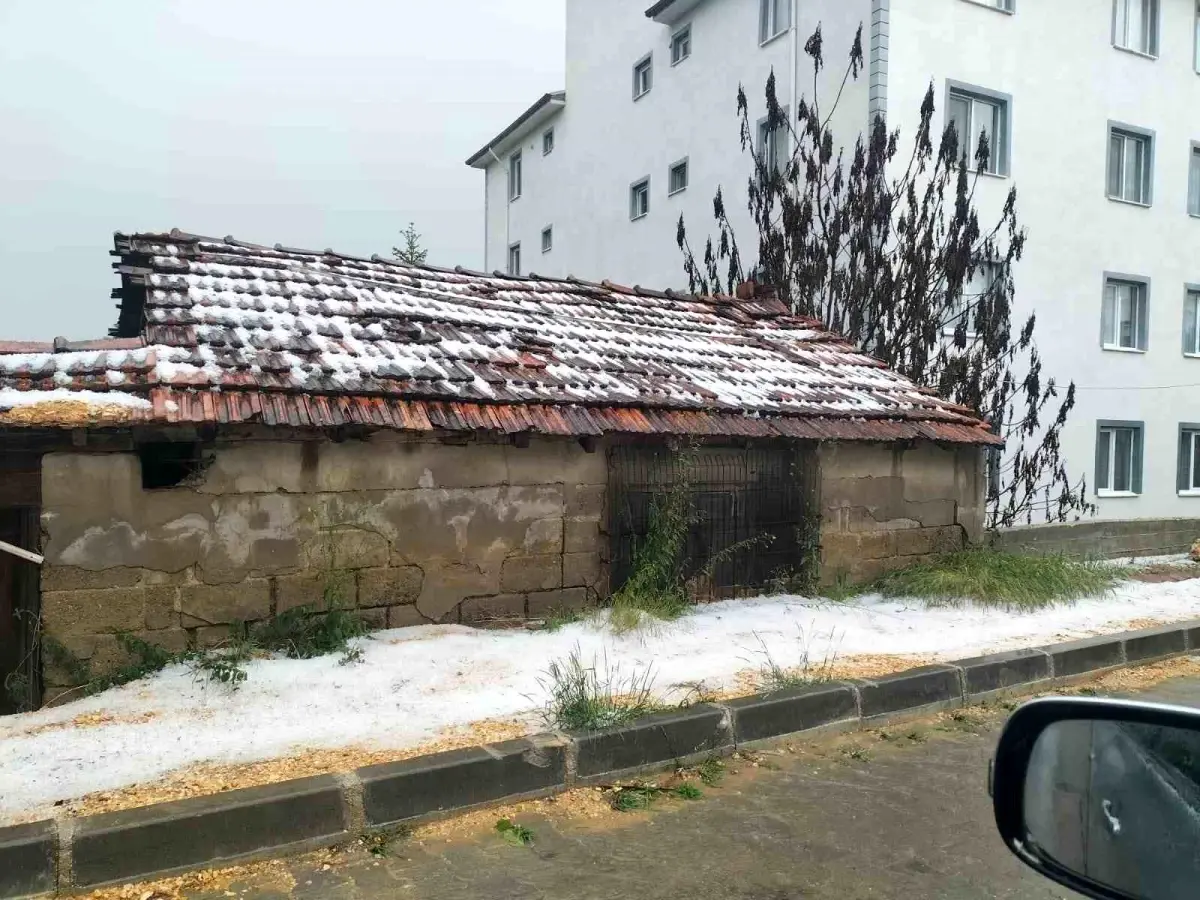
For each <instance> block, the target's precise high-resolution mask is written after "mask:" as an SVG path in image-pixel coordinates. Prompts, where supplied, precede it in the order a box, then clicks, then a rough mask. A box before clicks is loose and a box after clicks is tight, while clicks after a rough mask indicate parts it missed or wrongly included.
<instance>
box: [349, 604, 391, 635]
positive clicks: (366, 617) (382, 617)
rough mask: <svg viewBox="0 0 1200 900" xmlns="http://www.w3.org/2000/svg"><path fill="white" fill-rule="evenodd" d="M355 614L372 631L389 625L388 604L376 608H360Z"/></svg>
mask: <svg viewBox="0 0 1200 900" xmlns="http://www.w3.org/2000/svg"><path fill="white" fill-rule="evenodd" d="M354 615H355V616H357V617H358V618H359V619H360V620H361V621H362V622H363V624H365V625H366V626H367V628H369V629H371V630H372V631H378V630H380V629H382V628H387V627H388V611H387V607H386V606H380V607H378V608H376V609H360V610H357V611H356V612H355V613H354Z"/></svg>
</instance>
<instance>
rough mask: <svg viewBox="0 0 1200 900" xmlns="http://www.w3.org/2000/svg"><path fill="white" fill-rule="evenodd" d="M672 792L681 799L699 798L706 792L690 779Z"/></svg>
mask: <svg viewBox="0 0 1200 900" xmlns="http://www.w3.org/2000/svg"><path fill="white" fill-rule="evenodd" d="M671 793H673V794H674V795H675V796H676V797H678V798H679V799H680V800H699V799H700V798H701V797H703V796H704V792H703V791H702V790H700V788H698V787H696V786H695V785H694V784H692V783H691V782H690V781H685V782H684V783H683V784H681V785H678V786H676V788H675V789H674V790H673V791H672V792H671Z"/></svg>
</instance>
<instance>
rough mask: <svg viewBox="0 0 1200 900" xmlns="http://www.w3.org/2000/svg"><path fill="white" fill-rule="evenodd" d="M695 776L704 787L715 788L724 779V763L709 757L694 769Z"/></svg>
mask: <svg viewBox="0 0 1200 900" xmlns="http://www.w3.org/2000/svg"><path fill="white" fill-rule="evenodd" d="M696 774H697V775H699V776H700V781H701V783H702V784H703V785H704V786H705V787H716V786H717V785H719V784H720V783H721V781H722V780H723V779H724V778H725V761H724V760H722V759H718V758H717V757H715V756H710V757H709V758H708V759H706V760H705V761H704V762H702V763H700V765H699V766H697V767H696Z"/></svg>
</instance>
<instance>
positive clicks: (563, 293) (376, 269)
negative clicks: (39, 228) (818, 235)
mask: <svg viewBox="0 0 1200 900" xmlns="http://www.w3.org/2000/svg"><path fill="white" fill-rule="evenodd" d="M116 246H117V255H119V256H120V257H121V262H120V263H119V264H118V269H119V271H120V272H121V274H122V283H123V291H122V293H123V297H124V300H123V303H122V311H121V326H119V327H120V328H121V329H123V330H124V332H125V337H123V338H118V339H116V340H113V341H108V342H94V343H92V344H87V345H65V344H64V343H60V342H56V343H55V344H54V345H45V346H44V347H39V346H33V345H7V346H9V347H12V349H14V350H16V349H20V350H21V351H23V352H5V350H6V345H3V344H0V389H8V391H9V393H13V392H18V393H19V392H33V393H48V392H51V391H59V392H67V393H71V394H75V393H79V392H106V393H107V394H108V395H109V396H114V397H123V398H126V399H128V398H130V397H131V396H132V397H137V398H141V400H142V402H143V404H145V405H142V406H140V408H139V409H138V410H136V411H134V412H136V414H137V415H138V416H139V417H143V418H149V419H159V420H164V421H209V422H226V421H261V422H264V423H267V424H290V425H293V426H295V425H303V426H312V425H316V426H329V425H339V424H345V423H353V422H358V423H362V424H374V425H381V426H385V427H400V428H444V427H450V428H454V427H458V428H480V427H484V428H492V429H499V430H504V431H520V430H530V429H532V430H540V431H547V432H551V433H565V434H599V433H604V432H606V431H629V432H643V433H644V432H667V433H704V434H737V435H744V436H756V435H757V436H767V435H772V434H787V435H790V436H795V437H817V438H819V437H830V438H861V439H873V440H881V439H882V440H886V439H892V438H906V437H918V436H924V437H930V438H933V439H938V440H948V441H965V442H970V443H991V442H994V441H995V439H994V438H992V437H991V435H990V434H989V433H988V431H987V428H986V426H985V425H984V423H982V422H980V421H979V419H978V418H977V417H975V416H974V415H973V414H971V413H970V411H968V410H965V409H963V408H961V407H958V406H955V405H953V404H950V403H947V402H945V401H943V400H940V399H938V398H937V397H935V396H933V395H932V394H931V393H930V392H929V391H927V390H925V389H922V388H920V387H918V386H916V385H915V384H913V383H912V382H910V381H908V380H907V379H905V378H903V377H901V376H900V375H898V374H896V373H895V372H892V371H891V370H889V369H887V368H886V367H885V366H884V365H883V364H882V363H880V362H879V361H878V360H875V359H872V358H871V357H869V356H867V355H866V354H863V353H861V352H860V351H858V350H857V349H855V348H854V347H853V346H851V345H850V344H848V343H847V342H846V341H844V340H843V339H841V338H839V337H837V336H835V335H833V334H830V333H829V332H827V331H825V330H824V329H823V328H822V327H821V326H820V324H819V323H817V322H815V321H812V320H808V319H802V318H798V317H795V316H792V315H790V314H789V313H788V311H787V309H786V308H785V307H784V306H783V305H782V304H781V303H779V302H778V301H776V300H774V299H771V298H766V299H764V298H762V297H759V298H756V299H751V300H739V299H736V298H732V297H715V298H701V297H694V296H688V295H681V294H674V293H671V292H665V293H664V292H658V291H648V290H642V289H640V288H632V289H631V288H624V287H620V286H617V285H613V284H610V283H608V282H604V283H602V284H593V283H588V282H580V281H577V280H567V281H560V280H552V279H545V278H538V277H536V276H530V277H528V278H520V277H513V276H507V275H502V274H500V273H494V274H492V275H486V274H483V273H479V272H472V271H469V270H466V269H462V268H457V269H453V270H450V269H438V268H432V267H416V266H408V265H404V264H402V263H399V262H394V261H391V260H383V259H380V258H378V257H373V258H371V259H361V258H355V257H349V256H342V255H337V254H334V253H332V252H331V251H325V252H314V251H305V250H294V249H290V248H283V247H280V246H278V245H276V246H275V247H274V248H269V247H263V246H257V245H252V244H246V243H243V242H239V241H235V240H233V239H232V238H226V239H215V238H205V237H198V236H194V235H187V234H183V233H180V232H177V231H176V232H171V233H170V234H138V235H133V236H129V237H126V236H124V235H117V238H116ZM136 322H141V323H142V325H141V333H140V335H139V336H138V337H139V338H140V340H133V339H131V337H130V335H129V332H130V330H131V326H130V323H136ZM133 327H136V325H134V326H133ZM74 347H79V348H80V349H73V348H74ZM117 402H120V401H117ZM172 405H174V407H175V408H174V409H172V408H171V407H172Z"/></svg>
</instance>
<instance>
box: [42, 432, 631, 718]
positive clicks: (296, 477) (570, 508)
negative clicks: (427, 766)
mask: <svg viewBox="0 0 1200 900" xmlns="http://www.w3.org/2000/svg"><path fill="white" fill-rule="evenodd" d="M143 462H144V460H143V458H141V457H139V454H138V453H137V452H109V453H94V452H56V453H49V454H47V455H45V456H44V457H43V459H42V482H43V483H42V488H43V489H42V546H43V551H44V553H45V555H46V562H45V565H44V567H43V570H42V582H41V589H42V595H41V620H42V629H43V633H44V634H46V635H48V636H49V637H50V638H53V639H54V640H55V641H57V642H58V643H59V644H61V645H62V646H63V647H64V648H65V649H66V650H67V651H68V652H69V653H70V654H72V655H73V656H74V657H76V658H78V659H80V660H84V661H86V662H87V663H89V664H90V665H91V668H92V670H93V671H105V670H107V669H110V668H113V667H114V666H116V665H120V664H121V663H122V662H123V657H124V651H123V650H122V648H121V646H120V644H119V642H118V640H117V635H118V633H130V634H134V635H137V636H138V637H140V638H142V639H144V640H146V641H148V642H151V643H153V644H156V645H158V646H161V647H164V648H166V649H168V650H171V651H178V650H183V649H184V648H186V647H188V646H197V647H204V646H210V645H212V644H215V643H218V642H220V641H222V640H224V639H225V638H226V637H227V636H228V635H229V632H230V628H231V626H233V625H234V624H235V623H243V622H244V623H252V622H256V621H261V620H266V619H268V618H270V617H272V616H275V615H278V614H280V613H283V612H285V611H287V610H288V609H293V608H295V607H297V606H302V605H312V606H315V607H317V608H319V609H322V608H328V607H329V606H331V605H337V606H342V607H345V608H350V609H355V610H357V611H359V612H360V613H361V615H362V616H363V617H364V618H365V619H366V621H367V623H368V624H369V625H371V626H372V627H402V626H407V625H417V624H422V623H429V622H457V621H480V620H489V619H491V620H495V619H505V618H509V619H518V618H523V617H525V616H539V615H542V614H544V613H546V612H547V611H550V610H553V609H558V608H567V609H570V608H579V607H583V606H585V605H587V604H588V603H593V604H594V603H595V602H596V599H597V598H598V597H602V596H606V595H607V584H606V579H607V569H606V564H605V556H606V552H605V548H606V546H607V544H606V541H605V539H604V536H603V535H602V530H601V529H602V516H603V512H604V503H605V483H606V478H607V466H606V459H605V453H604V452H603V450H602V449H600V450H597V451H596V452H593V453H588V452H585V450H584V449H583V448H582V447H581V446H580V444H579V442H577V441H575V440H568V439H561V440H552V439H537V438H534V439H532V440H531V441H530V442H529V444H528V446H524V447H518V446H514V445H512V444H511V443H508V442H503V441H488V440H485V439H472V440H471V441H470V442H468V443H464V444H458V445H455V444H448V443H442V442H440V441H438V440H437V439H436V438H419V437H410V436H406V435H399V434H393V433H378V434H375V435H372V436H371V437H370V438H369V439H365V440H347V441H345V442H342V443H333V442H331V441H329V440H325V439H314V440H308V441H297V440H283V439H279V438H276V439H271V433H270V432H267V431H266V430H264V431H263V433H262V434H254V433H252V432H251V433H246V434H244V435H240V436H232V435H228V436H224V437H221V438H218V439H217V440H216V441H215V442H214V443H211V444H209V445H207V446H205V447H204V448H203V450H202V454H201V459H200V465H199V467H198V469H197V471H195V472H194V474H192V475H191V476H190V477H188V478H187V479H185V480H184V482H183V483H181V484H178V485H175V486H172V487H164V488H157V489H152V488H147V487H145V486H144V478H145V477H146V476H147V472H149V471H150V469H149V466H150V463H149V462H146V464H145V465H143ZM162 469H163V467H162V466H161V465H159V466H157V468H156V469H155V471H154V472H152V473H151V477H152V478H153V477H161V476H162V474H163V471H162ZM167 474H168V475H169V472H168V473H167ZM44 676H45V682H46V685H47V691H46V693H47V694H49V693H50V692H51V689H52V688H54V687H61V686H69V685H70V684H71V683H72V680H73V679H72V675H71V673H70V672H68V671H64V670H63V667H59V666H56V665H55V664H54V663H53V662H52V661H51V660H49V659H47V660H46V662H45V664H44Z"/></svg>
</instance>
